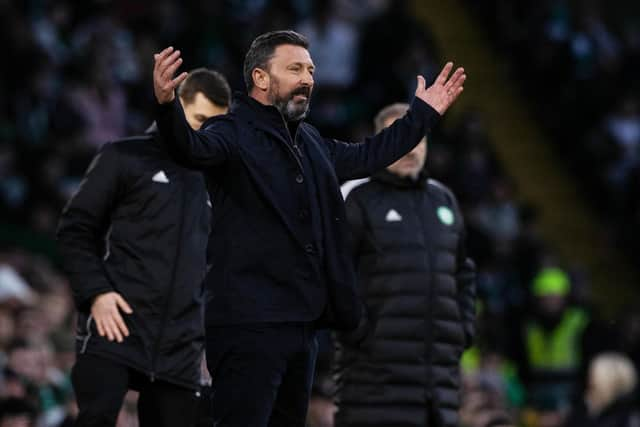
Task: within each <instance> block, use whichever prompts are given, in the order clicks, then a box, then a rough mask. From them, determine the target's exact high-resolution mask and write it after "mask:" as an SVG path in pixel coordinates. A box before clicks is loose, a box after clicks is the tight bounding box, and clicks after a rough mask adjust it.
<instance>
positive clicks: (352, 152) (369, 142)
mask: <svg viewBox="0 0 640 427" xmlns="http://www.w3.org/2000/svg"><path fill="white" fill-rule="evenodd" d="M439 118H440V114H438V112H437V111H436V110H434V109H433V108H431V106H430V105H429V104H427V103H426V102H424V101H422V100H421V99H419V98H414V99H413V102H412V103H411V107H410V108H409V111H408V112H407V114H406V115H405V116H404V117H403V118H401V119H398V120H396V121H395V122H394V123H393V124H392V125H391V126H389V127H388V128H386V129H383V130H382V131H381V132H379V133H378V134H377V135H374V136H372V137H369V138H366V139H365V141H364V142H359V143H347V142H341V141H337V140H335V139H325V141H326V142H327V144H328V145H329V149H330V151H331V157H332V159H333V165H334V168H335V171H336V175H337V176H338V179H339V180H340V181H346V180H349V179H355V178H364V177H367V176H371V175H374V174H375V173H376V172H378V171H380V170H382V169H384V168H385V167H387V166H389V165H390V164H392V163H393V162H395V161H396V160H398V159H399V158H400V157H402V156H404V155H405V154H407V153H408V152H409V151H411V150H412V149H413V147H415V146H416V145H417V144H418V143H419V142H420V140H421V139H422V138H423V137H424V136H425V135H426V134H427V132H428V131H429V130H430V129H431V128H432V127H433V125H434V124H435V123H436V121H437V120H438V119H439Z"/></svg>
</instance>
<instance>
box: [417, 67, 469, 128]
mask: <svg viewBox="0 0 640 427" xmlns="http://www.w3.org/2000/svg"><path fill="white" fill-rule="evenodd" d="M452 69H453V62H447V64H446V65H445V66H444V68H443V69H442V71H440V74H439V75H438V77H436V80H435V82H433V84H432V85H431V86H429V87H426V86H427V85H426V82H425V80H424V77H422V76H418V88H417V89H416V96H417V97H418V98H420V99H422V100H423V101H424V102H426V103H427V104H429V105H430V106H431V107H432V108H433V109H434V110H436V111H437V112H438V113H440V115H442V114H444V112H445V111H447V109H448V108H449V107H450V106H451V104H453V103H454V101H455V100H456V99H457V98H458V96H459V95H460V94H461V93H462V91H463V90H464V87H463V84H464V81H465V80H466V78H467V75H466V74H465V73H464V68H462V67H460V68H458V69H457V70H456V71H455V72H454V73H453V75H451V77H449V74H451V70H452Z"/></svg>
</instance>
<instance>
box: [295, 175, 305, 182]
mask: <svg viewBox="0 0 640 427" xmlns="http://www.w3.org/2000/svg"><path fill="white" fill-rule="evenodd" d="M296 182H297V183H298V184H302V183H303V182H304V177H303V176H302V175H301V174H298V175H296Z"/></svg>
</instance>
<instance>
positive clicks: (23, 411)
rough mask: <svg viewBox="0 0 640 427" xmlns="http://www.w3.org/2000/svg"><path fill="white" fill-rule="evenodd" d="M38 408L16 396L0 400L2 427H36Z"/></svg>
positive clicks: (0, 425) (0, 423)
mask: <svg viewBox="0 0 640 427" xmlns="http://www.w3.org/2000/svg"><path fill="white" fill-rule="evenodd" d="M35 420H36V409H35V408H34V407H33V406H32V405H30V404H29V402H27V401H25V400H22V399H18V398H15V397H12V398H8V399H2V400H0V427H35V424H34V423H35Z"/></svg>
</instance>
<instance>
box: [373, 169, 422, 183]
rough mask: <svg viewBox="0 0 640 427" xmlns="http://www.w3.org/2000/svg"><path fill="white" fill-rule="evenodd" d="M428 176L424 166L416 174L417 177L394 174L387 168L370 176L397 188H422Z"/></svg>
mask: <svg viewBox="0 0 640 427" xmlns="http://www.w3.org/2000/svg"><path fill="white" fill-rule="evenodd" d="M428 178H429V174H428V173H427V171H426V170H425V169H424V168H422V170H421V171H420V173H419V174H418V178H417V179H413V178H411V177H409V176H400V175H396V174H395V173H391V172H389V171H388V170H387V169H384V170H383V171H381V172H378V173H377V174H375V175H373V177H372V179H373V180H375V181H378V182H381V183H383V184H386V185H391V186H393V187H399V188H423V187H424V186H425V185H426V183H427V179H428Z"/></svg>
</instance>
